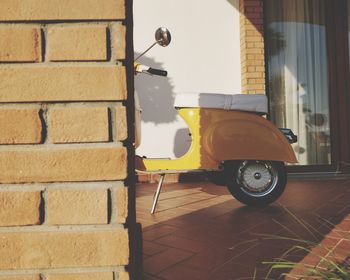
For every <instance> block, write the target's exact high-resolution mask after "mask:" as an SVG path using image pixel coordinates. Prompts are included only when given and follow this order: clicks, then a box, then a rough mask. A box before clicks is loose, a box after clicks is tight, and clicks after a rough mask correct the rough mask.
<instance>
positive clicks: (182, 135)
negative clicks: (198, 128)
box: [174, 128, 191, 158]
mask: <svg viewBox="0 0 350 280" xmlns="http://www.w3.org/2000/svg"><path fill="white" fill-rule="evenodd" d="M190 146H191V136H190V130H189V129H188V128H181V129H178V130H177V131H176V134H175V139H174V155H175V157H177V158H179V157H182V156H183V155H184V154H186V152H187V151H188V150H189V148H190Z"/></svg>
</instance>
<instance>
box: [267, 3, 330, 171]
mask: <svg viewBox="0 0 350 280" xmlns="http://www.w3.org/2000/svg"><path fill="white" fill-rule="evenodd" d="M265 5H266V9H265V10H266V20H267V25H266V45H267V57H268V61H267V63H268V83H269V84H268V88H269V97H270V111H271V120H272V121H273V122H274V123H276V124H277V126H279V127H287V128H291V129H292V130H293V131H294V133H295V134H297V135H298V143H296V144H293V149H294V151H295V153H296V155H297V158H298V160H299V164H300V165H328V164H331V140H330V114H329V92H328V65H327V46H326V28H325V5H324V0H266V1H265Z"/></svg>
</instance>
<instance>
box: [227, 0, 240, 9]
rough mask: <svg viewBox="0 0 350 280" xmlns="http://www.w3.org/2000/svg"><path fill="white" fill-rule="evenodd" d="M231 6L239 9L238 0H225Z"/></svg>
mask: <svg viewBox="0 0 350 280" xmlns="http://www.w3.org/2000/svg"><path fill="white" fill-rule="evenodd" d="M227 2H229V3H230V4H231V5H232V6H233V7H235V8H236V9H237V10H239V0H227Z"/></svg>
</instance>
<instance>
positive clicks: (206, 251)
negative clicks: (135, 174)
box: [137, 179, 350, 280]
mask: <svg viewBox="0 0 350 280" xmlns="http://www.w3.org/2000/svg"><path fill="white" fill-rule="evenodd" d="M155 189H156V184H140V185H138V186H137V219H138V222H140V223H141V224H142V226H143V247H144V249H143V251H144V252H143V254H144V262H143V269H144V279H143V280H196V279H200V280H231V279H265V278H266V276H267V275H268V279H274V280H277V279H298V278H296V277H293V276H292V275H295V274H301V271H300V268H296V269H294V270H292V271H289V272H288V270H273V271H272V273H270V274H269V271H270V267H271V265H269V264H265V263H264V262H272V261H276V260H279V259H281V258H283V259H285V260H288V261H293V262H296V263H300V264H304V265H312V266H316V265H322V264H321V262H320V260H322V257H325V256H326V257H328V258H332V260H333V259H334V260H335V261H336V262H337V263H338V262H339V263H340V262H344V261H349V259H348V255H349V254H350V179H333V180H330V179H325V180H313V181H311V180H304V181H301V180H295V179H294V180H290V181H289V183H288V185H287V189H286V191H285V193H284V194H283V196H282V197H281V198H280V199H279V200H278V202H277V203H274V204H273V205H271V206H269V207H267V208H264V209H253V208H248V207H245V206H243V205H242V204H240V203H239V202H238V201H236V200H234V199H233V197H232V196H231V195H230V194H229V192H228V191H227V189H226V187H222V186H216V185H213V184H211V183H207V182H198V183H197V182H195V183H178V184H165V185H164V187H163V190H162V193H161V195H160V201H159V204H158V207H157V212H156V213H155V214H154V215H151V214H150V213H149V212H150V207H151V202H152V198H153V193H154V191H155ZM306 242H307V243H306ZM294 246H300V247H307V248H310V249H309V250H308V251H306V250H303V249H300V250H292V251H291V252H290V253H289V254H287V255H286V252H288V251H289V250H290V249H291V248H293V247H294ZM285 272H288V273H290V276H286V277H284V276H282V273H285ZM304 279H308V278H304Z"/></svg>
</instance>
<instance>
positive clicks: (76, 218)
mask: <svg viewBox="0 0 350 280" xmlns="http://www.w3.org/2000/svg"><path fill="white" fill-rule="evenodd" d="M46 209H47V213H46V224H54V225H74V224H76V225H79V224H107V223H108V216H107V215H108V213H107V209H108V205H107V190H103V189H102V190H101V189H93V190H87V189H84V190H82V189H78V190H76V189H50V190H48V191H47V196H46Z"/></svg>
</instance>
